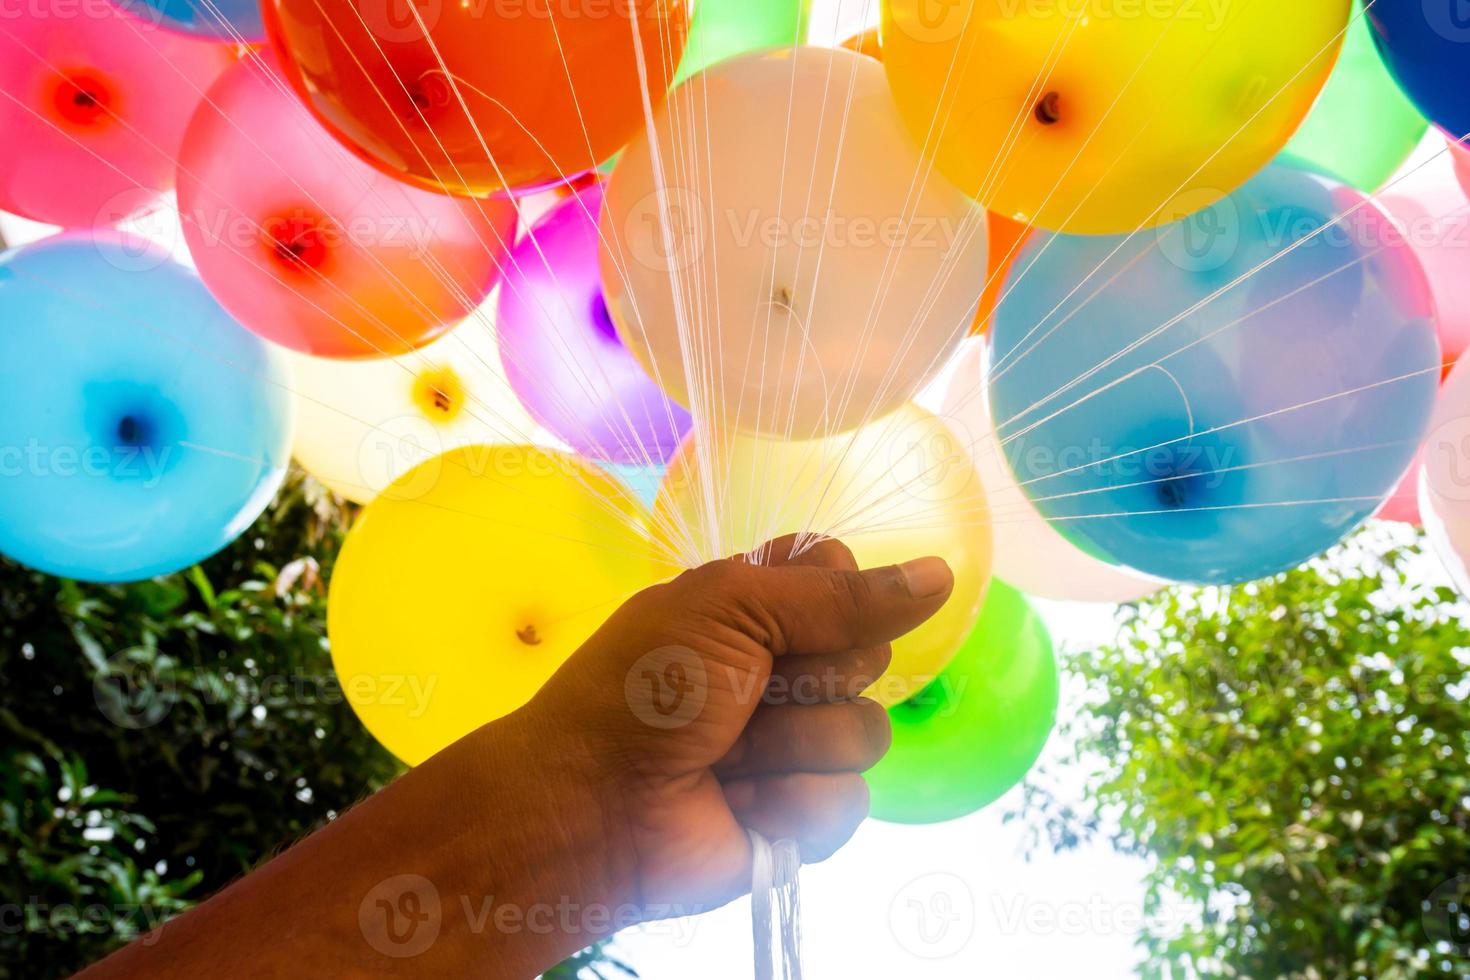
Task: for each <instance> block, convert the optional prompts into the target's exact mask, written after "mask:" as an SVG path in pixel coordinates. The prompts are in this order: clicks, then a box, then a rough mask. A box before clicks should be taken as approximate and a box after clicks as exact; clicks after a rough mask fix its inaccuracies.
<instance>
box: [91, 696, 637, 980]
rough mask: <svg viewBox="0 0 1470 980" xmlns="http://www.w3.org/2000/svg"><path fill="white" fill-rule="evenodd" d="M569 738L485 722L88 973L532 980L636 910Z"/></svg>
mask: <svg viewBox="0 0 1470 980" xmlns="http://www.w3.org/2000/svg"><path fill="white" fill-rule="evenodd" d="M567 741H568V740H559V739H557V738H556V733H555V732H553V731H549V730H548V729H547V726H546V725H545V724H538V723H537V720H536V719H535V718H534V717H532V716H530V715H529V714H528V713H527V712H521V713H519V714H517V715H512V716H510V717H509V718H506V719H503V720H502V721H500V722H496V723H494V724H492V725H489V726H486V728H484V729H482V730H480V731H479V732H477V733H475V734H474V735H471V736H470V737H468V738H466V739H464V740H462V741H461V742H459V743H458V744H456V745H454V746H452V747H451V748H449V749H447V750H445V751H444V752H442V753H440V754H439V755H438V756H436V757H434V758H433V759H431V760H430V761H428V762H427V763H425V764H424V765H422V766H420V767H418V768H417V769H415V770H413V771H412V772H410V773H408V774H406V775H405V776H403V777H402V778H401V779H399V780H398V781H397V782H395V783H394V784H393V785H392V786H389V787H388V788H387V789H385V790H384V791H382V792H381V793H379V794H377V795H376V796H374V797H373V798H371V799H369V800H367V801H365V802H363V803H362V804H360V805H359V806H357V807H355V808H353V809H352V810H351V811H349V812H348V813H346V814H344V815H343V816H342V817H341V818H339V819H338V820H336V821H334V822H333V823H332V824H331V825H329V826H328V827H326V828H324V829H322V830H321V831H319V832H317V833H316V834H313V835H312V836H311V837H309V838H307V839H306V840H304V841H301V842H300V843H298V844H297V845H295V846H294V847H292V848H291V849H289V850H288V851H286V852H285V853H284V854H282V855H280V856H279V857H277V858H275V859H274V860H272V861H271V862H270V863H268V864H267V865H265V866H264V867H262V868H260V869H259V870H257V871H256V872H254V873H252V874H251V875H250V876H249V877H247V878H244V879H242V880H240V881H238V882H236V883H235V884H234V885H232V886H230V887H229V888H227V889H225V890H224V891H223V892H221V893H220V894H218V895H216V896H214V897H213V898H211V899H210V900H209V901H207V902H205V903H204V904H202V905H200V906H199V907H197V908H195V909H193V910H192V911H190V912H188V913H186V914H185V915H183V916H182V917H180V918H178V919H175V920H174V921H172V922H169V923H168V924H166V925H165V926H163V927H162V928H160V929H159V930H157V931H156V932H155V933H153V934H150V935H149V936H148V937H146V938H145V939H143V940H140V941H139V942H137V943H135V944H133V945H132V946H130V947H128V948H127V949H125V950H123V951H121V952H119V953H117V954H116V955H114V956H112V957H111V958H109V959H107V960H106V961H104V962H103V963H101V964H99V965H97V966H95V967H93V968H92V969H91V970H88V971H87V972H86V973H85V974H84V976H85V977H86V978H87V980H107V978H114V977H149V978H160V980H170V978H180V980H198V978H200V977H202V976H211V977H214V976H249V977H268V976H336V977H352V976H375V977H376V976H455V977H488V978H495V980H499V978H523V977H533V976H535V975H536V974H538V973H539V972H541V971H542V970H544V969H546V968H548V967H549V966H551V965H553V964H555V963H556V962H558V961H560V960H561V959H563V958H565V957H566V956H568V955H570V954H572V953H575V952H576V951H577V950H579V949H581V948H583V947H584V946H586V945H588V944H589V943H591V942H593V941H594V940H596V939H598V938H600V937H602V936H604V935H607V934H608V933H610V932H612V931H615V930H616V929H617V928H619V927H620V926H624V925H627V924H629V920H630V919H631V918H633V917H634V916H635V915H636V912H637V910H636V907H635V905H634V903H635V901H636V899H637V896H636V888H635V878H634V873H633V862H632V860H631V855H629V854H627V853H624V848H623V846H622V844H621V843H620V838H619V837H618V835H616V834H614V833H611V832H610V829H609V824H610V823H611V821H610V820H609V818H608V814H607V810H606V807H605V801H604V800H602V799H600V798H599V797H598V795H597V794H598V790H597V787H596V786H595V785H593V783H594V782H595V780H592V779H591V778H590V776H591V773H590V772H589V768H590V765H589V763H588V762H587V761H586V760H582V759H578V758H575V757H574V755H575V752H576V751H577V749H576V747H575V746H574V745H571V746H569V745H567V744H566V742H567ZM220 831H221V832H222V833H228V828H220Z"/></svg>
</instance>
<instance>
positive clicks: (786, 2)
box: [674, 0, 812, 84]
mask: <svg viewBox="0 0 1470 980" xmlns="http://www.w3.org/2000/svg"><path fill="white" fill-rule="evenodd" d="M811 8H812V4H811V0H699V2H698V3H696V4H695V5H694V18H693V20H692V21H691V22H690V24H689V40H688V42H687V43H686V44H685V45H684V58H683V60H682V61H680V62H679V73H678V74H677V75H676V76H675V77H674V82H675V84H677V83H679V82H682V81H683V80H684V79H686V78H688V77H689V76H690V75H693V74H694V73H695V72H698V71H704V69H706V68H708V67H709V66H710V65H712V64H714V63H715V62H717V61H724V60H725V59H726V58H733V57H735V56H736V55H737V54H744V53H745V52H747V51H756V50H759V49H760V48H775V47H790V46H791V45H793V44H800V43H801V42H802V41H804V40H806V25H807V18H808V16H809V15H810V14H811Z"/></svg>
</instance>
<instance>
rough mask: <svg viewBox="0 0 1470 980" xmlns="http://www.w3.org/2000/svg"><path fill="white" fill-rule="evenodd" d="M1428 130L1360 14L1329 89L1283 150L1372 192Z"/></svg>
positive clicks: (1407, 156) (1353, 23)
mask: <svg viewBox="0 0 1470 980" xmlns="http://www.w3.org/2000/svg"><path fill="white" fill-rule="evenodd" d="M1428 126H1429V123H1428V122H1426V121H1425V119H1424V117H1423V116H1421V115H1420V114H1419V110H1417V109H1415V108H1414V105H1413V103H1411V102H1410V101H1409V99H1408V96H1406V95H1404V93H1403V92H1402V91H1401V90H1400V89H1399V87H1398V83H1396V82H1395V81H1394V80H1393V77H1392V76H1390V75H1389V73H1388V69H1387V68H1385V67H1384V66H1383V59H1382V58H1380V57H1379V56H1378V48H1377V46H1376V45H1374V43H1373V34H1372V32H1371V31H1370V29H1369V27H1368V19H1367V18H1366V17H1362V16H1358V17H1355V19H1354V20H1353V22H1352V25H1351V26H1350V27H1349V28H1348V32H1347V38H1346V40H1344V41H1343V44H1342V55H1341V56H1340V57H1339V58H1338V60H1337V67H1336V68H1334V69H1333V70H1332V74H1331V75H1330V76H1328V79H1327V86H1326V87H1325V88H1324V89H1323V90H1322V94H1321V95H1320V96H1319V97H1318V98H1317V103H1316V105H1314V106H1312V111H1311V112H1310V113H1308V114H1307V118H1306V119H1305V120H1303V121H1302V125H1301V128H1300V129H1298V130H1297V131H1296V135H1295V136H1293V137H1292V138H1291V142H1290V143H1287V144H1286V149H1284V150H1283V151H1282V152H1283V153H1284V154H1287V155H1290V156H1292V157H1295V158H1296V159H1297V160H1299V161H1301V162H1303V163H1305V164H1307V166H1308V167H1310V168H1312V169H1316V170H1320V171H1323V172H1325V173H1327V174H1328V175H1330V176H1334V177H1337V178H1338V179H1339V180H1341V181H1343V182H1344V183H1346V184H1351V185H1352V186H1354V187H1356V188H1358V189H1359V190H1361V191H1367V192H1369V193H1372V192H1373V191H1376V190H1378V188H1380V187H1382V186H1383V185H1384V183H1385V182H1386V181H1387V180H1388V178H1389V177H1391V176H1393V173H1394V171H1396V170H1398V168H1399V167H1401V166H1403V163H1404V161H1405V160H1407V159H1408V158H1409V154H1410V153H1413V152H1414V147H1416V146H1418V145H1419V141H1420V140H1421V139H1423V138H1424V131H1425V129H1426V128H1428Z"/></svg>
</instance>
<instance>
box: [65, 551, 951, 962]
mask: <svg viewBox="0 0 1470 980" xmlns="http://www.w3.org/2000/svg"><path fill="white" fill-rule="evenodd" d="M791 545H792V539H790V538H786V539H782V540H780V541H777V542H775V543H774V544H773V545H772V546H771V548H770V552H771V554H773V555H774V556H776V557H777V558H778V559H779V558H781V557H782V556H789V555H790V553H791ZM774 564H775V567H764V566H753V565H750V564H747V563H745V562H743V561H739V560H734V559H731V560H727V561H721V562H715V563H714V564H711V565H707V566H705V567H703V568H698V569H695V570H694V571H691V572H686V573H684V574H683V575H681V576H679V577H678V578H677V579H675V580H674V581H673V582H670V583H668V584H667V585H660V586H657V587H655V588H652V589H648V590H647V591H645V592H642V593H640V594H639V595H637V596H635V597H634V598H633V599H631V600H629V601H628V602H627V603H626V604H625V605H624V606H623V607H622V608H620V609H619V610H618V611H617V612H616V613H614V614H613V616H612V618H610V619H609V620H608V621H607V623H606V624H604V625H603V627H602V628H601V629H600V630H598V631H597V633H596V634H594V635H593V636H592V638H591V639H590V640H588V641H587V643H586V644H584V645H583V646H582V647H581V649H579V650H578V651H577V652H576V653H575V654H573V655H572V657H571V658H569V659H568V661H567V663H566V664H564V665H563V667H562V669H561V670H560V671H558V672H557V674H556V675H555V676H554V677H553V678H552V679H551V681H550V682H549V683H548V684H547V685H546V686H545V687H544V688H543V689H542V691H541V692H540V693H539V694H538V695H537V696H536V697H535V698H534V699H533V700H532V702H531V703H530V704H528V705H527V706H526V707H525V708H523V709H521V710H520V711H517V712H514V713H512V714H511V715H508V716H506V717H504V718H501V719H499V720H497V721H494V722H491V723H490V724H488V725H485V726H483V727H482V728H480V729H478V730H477V731H475V732H472V733H471V734H470V735H467V736H466V737H464V738H462V739H460V740H459V741H458V742H456V743H454V744H453V745H451V746H449V747H448V748H447V749H445V750H444V751H442V752H440V753H439V754H437V755H435V756H434V757H433V758H431V759H429V760H428V761H426V762H425V763H423V764H422V765H420V766H417V767H416V768H414V769H413V770H412V771H410V772H408V773H407V774H405V775H404V776H403V777H402V778H400V779H398V780H397V781H396V782H394V783H393V784H392V785H391V786H388V787H387V788H386V789H384V790H383V791H381V792H380V793H378V794H377V795H376V796H373V797H371V798H370V799H368V800H365V801H364V802H363V803H361V804H360V805H358V806H356V807H354V808H352V809H351V810H349V811H348V812H347V813H345V814H343V815H342V816H341V817H339V818H338V819H336V820H334V821H332V823H330V824H329V825H327V826H326V827H324V828H322V829H321V830H319V831H317V832H316V833H314V834H312V835H311V836H310V837H308V838H307V839H306V840H304V841H301V842H300V843H298V844H296V845H295V846H294V847H291V848H290V849H288V850H287V851H286V852H285V853H284V854H281V855H279V856H278V857H276V858H275V859H274V860H272V861H270V862H269V863H267V864H266V865H265V866H264V867H262V868H259V869H257V870H256V871H254V872H252V873H251V874H249V875H247V876H246V877H244V878H242V879H241V880H239V881H237V882H236V883H235V884H233V885H231V886H230V887H229V888H227V889H225V890H224V891H223V892H221V893H220V894H218V895H215V896H214V897H213V898H211V899H209V900H208V901H206V902H205V903H203V904H202V905H200V906H198V907H196V908H195V909H193V910H191V911H190V912H188V913H186V914H185V915H184V916H182V917H181V918H179V919H178V920H175V921H173V922H170V923H168V924H167V925H166V926H164V927H162V928H161V929H160V930H158V931H156V932H154V933H151V934H150V935H149V936H147V937H145V938H144V939H141V940H139V941H138V942H135V943H133V944H132V945H130V946H128V947H127V948H125V949H123V950H121V951H120V952H118V953H116V954H115V955H113V956H112V957H110V958H108V959H107V960H105V961H104V962H102V963H101V964H98V965H96V966H94V967H93V968H92V969H91V970H89V971H88V973H87V976H88V977H89V978H96V980H113V978H123V977H126V978H129V980H131V978H133V977H148V978H149V980H192V978H194V977H198V976H242V977H243V976H251V977H254V976H403V977H441V976H455V977H461V976H483V977H488V978H492V980H512V978H514V980H521V978H525V977H533V976H538V975H539V974H541V973H542V972H543V971H545V970H546V969H547V968H549V967H551V966H552V965H553V964H555V963H557V962H558V961H560V960H561V959H563V958H565V957H566V956H568V955H570V954H572V953H574V952H576V951H577V950H578V949H581V948H583V947H585V946H586V945H588V944H589V943H591V942H593V941H594V940H596V939H599V938H601V937H603V936H605V935H607V934H608V933H609V932H613V931H616V930H617V929H618V928H621V927H622V926H625V925H630V924H632V922H634V921H637V920H638V919H641V918H650V917H658V916H665V915H677V914H687V913H694V912H698V911H701V910H704V909H708V908H712V907H714V906H716V905H720V904H723V903H725V902H727V901H729V900H731V899H732V898H735V897H736V896H738V895H740V894H742V893H743V892H745V890H746V889H747V887H748V886H749V881H750V869H751V854H750V845H749V841H748V838H747V837H746V834H745V830H744V828H745V827H751V828H754V829H755V830H758V831H760V832H761V833H762V834H764V835H765V836H766V837H768V838H770V839H772V840H775V839H779V838H792V839H794V840H796V841H797V842H798V843H799V844H800V846H801V853H802V859H803V860H804V861H818V860H821V859H822V858H825V857H826V856H827V855H829V854H831V853H832V852H833V851H834V850H836V849H837V848H838V847H840V846H841V845H842V844H843V842H845V841H846V840H847V838H848V837H850V836H851V835H852V833H853V831H854V830H855V829H857V825H858V824H859V823H860V822H861V821H862V819H863V817H864V816H866V814H867V809H868V791H867V786H866V784H865V783H864V782H863V779H862V776H861V775H860V773H861V772H862V771H863V770H864V769H866V768H867V767H868V766H870V765H872V764H873V763H874V762H876V761H877V760H878V758H879V757H880V756H881V755H882V754H883V752H884V751H885V750H886V749H887V747H888V738H889V734H888V717H887V715H886V713H885V712H884V711H883V710H882V708H880V707H879V706H878V705H877V704H876V703H874V702H871V701H866V700H863V699H861V698H860V697H858V695H859V693H860V692H861V691H863V690H864V689H866V688H867V686H868V685H869V683H870V682H871V681H873V680H874V679H875V678H876V677H877V676H878V675H879V674H880V673H882V671H883V669H884V668H885V667H886V666H887V664H888V657H889V651H888V643H889V641H890V640H893V639H895V638H897V637H899V636H901V635H903V634H904V633H906V632H908V631H909V630H911V629H913V628H914V627H915V626H918V625H919V624H920V623H922V622H923V621H924V620H925V619H928V618H929V617H930V616H931V615H933V614H934V612H935V611H936V610H938V609H939V607H940V606H942V605H943V604H944V602H945V600H946V599H947V598H948V597H949V593H950V590H951V589H952V588H953V578H952V577H951V575H950V572H949V568H948V567H947V566H946V565H945V564H944V562H943V561H941V560H940V559H938V558H924V559H919V560H918V561H913V562H909V563H907V564H906V565H903V566H901V567H890V568H878V569H869V570H867V571H862V572H860V571H858V570H857V569H856V566H855V564H854V562H853V560H852V554H851V553H850V552H849V551H848V550H847V549H846V548H845V547H843V546H842V545H841V544H838V543H837V542H835V541H823V542H821V543H819V544H817V545H816V546H815V547H813V548H811V549H809V550H808V551H806V552H805V553H804V554H803V555H802V556H801V557H799V558H797V559H795V560H791V559H787V560H784V561H777V562H775V563H774ZM625 908H626V909H629V910H631V912H632V916H631V918H629V917H625V916H624V914H623V910H624V909H625ZM400 912H401V913H402V915H401V916H399V917H394V916H390V915H389V914H388V913H400Z"/></svg>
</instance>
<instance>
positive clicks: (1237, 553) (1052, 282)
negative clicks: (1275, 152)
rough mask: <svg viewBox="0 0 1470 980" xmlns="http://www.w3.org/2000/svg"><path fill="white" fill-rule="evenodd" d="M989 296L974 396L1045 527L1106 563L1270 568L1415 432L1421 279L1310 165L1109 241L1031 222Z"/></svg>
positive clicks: (1374, 487)
mask: <svg viewBox="0 0 1470 980" xmlns="http://www.w3.org/2000/svg"><path fill="white" fill-rule="evenodd" d="M1360 205H1361V207H1360V208H1359V210H1357V211H1356V212H1355V213H1353V214H1352V215H1351V216H1350V217H1348V218H1345V219H1344V221H1343V222H1342V223H1341V224H1338V225H1336V226H1330V227H1329V223H1330V222H1331V221H1332V220H1333V219H1334V218H1336V217H1338V216H1340V215H1344V214H1347V213H1348V212H1349V211H1350V210H1351V209H1352V208H1354V207H1359V206H1360ZM1319 229H1321V233H1320V234H1316V235H1314V234H1313V233H1314V232H1317V231H1318V230H1319ZM1293 243H1300V244H1299V245H1297V247H1296V248H1295V249H1294V250H1291V251H1287V250H1288V249H1291V248H1292V246H1293ZM1115 250H1116V252H1115ZM1278 256H1279V257H1278ZM1273 257H1274V258H1275V260H1274V261H1272V260H1273ZM1266 263H1269V264H1266ZM1237 280H1238V281H1237ZM1007 288H1008V289H1009V293H1008V294H1006V295H1004V298H1003V300H1002V302H1001V304H1000V307H999V309H998V311H997V313H996V317H995V328H994V333H993V335H992V336H993V338H994V345H995V350H994V357H993V358H992V367H991V387H990V397H991V407H992V409H993V411H994V413H995V418H996V419H997V421H998V426H997V429H998V432H999V434H1000V437H1001V439H1002V442H1003V444H1004V447H1005V455H1006V458H1007V459H1008V460H1009V462H1010V464H1011V467H1012V469H1013V470H1014V471H1015V473H1016V477H1017V480H1018V481H1019V482H1020V483H1021V485H1022V486H1023V487H1024V488H1025V491H1026V493H1027V494H1028V495H1029V496H1030V497H1031V499H1032V500H1033V501H1034V502H1035V503H1036V506H1037V508H1038V509H1039V510H1040V511H1041V513H1042V514H1043V515H1044V516H1045V517H1046V518H1047V519H1048V520H1049V521H1050V522H1052V524H1053V526H1054V527H1056V528H1057V529H1058V530H1059V531H1061V532H1062V533H1063V534H1064V535H1066V536H1067V537H1068V538H1069V539H1071V540H1072V541H1073V542H1075V543H1076V544H1077V545H1079V546H1080V547H1082V548H1083V549H1085V550H1087V551H1088V552H1090V553H1092V554H1095V555H1097V556H1098V557H1101V558H1104V559H1106V560H1108V561H1111V562H1114V563H1116V564H1120V565H1124V566H1127V567H1130V568H1133V569H1136V570H1138V571H1140V572H1145V573H1148V574H1151V575H1156V576H1160V577H1162V578H1167V579H1173V580H1176V581H1185V582H1196V583H1229V582H1241V581H1248V580H1251V579H1255V578H1260V577H1264V576H1267V575H1272V574H1275V573H1276V572H1280V571H1283V570H1285V569H1288V568H1292V567H1294V566H1296V565H1298V564H1300V563H1301V562H1302V561H1305V560H1306V559H1308V558H1310V557H1311V556H1313V555H1315V554H1317V553H1318V552H1320V551H1322V550H1323V549H1325V548H1327V547H1329V546H1331V545H1332V544H1333V543H1334V542H1336V541H1337V540H1339V539H1340V538H1341V537H1342V536H1343V535H1344V534H1346V533H1347V532H1348V531H1349V530H1351V529H1352V528H1353V527H1354V526H1355V525H1357V524H1358V523H1359V522H1361V521H1362V520H1363V519H1364V518H1366V517H1367V516H1368V515H1369V514H1371V513H1372V512H1373V511H1374V510H1375V509H1376V508H1377V507H1378V505H1379V503H1380V502H1381V501H1382V499H1383V498H1384V497H1386V496H1387V494H1388V493H1389V492H1390V491H1391V490H1392V488H1393V487H1394V486H1395V484H1396V483H1397V481H1398V479H1399V477H1400V475H1401V474H1402V473H1403V472H1404V470H1405V469H1406V468H1407V466H1408V465H1409V462H1410V460H1411V459H1412V457H1413V455H1414V452H1415V449H1416V447H1417V446H1418V444H1419V443H1420V442H1421V440H1422V438H1423V436H1424V433H1425V429H1426V426H1427V424H1428V419H1429V413H1430V408H1431V406H1432V404H1433V402H1434V397H1435V391H1436V387H1437V383H1438V379H1439V364H1440V358H1439V342H1438V340H1437V338H1436V335H1435V329H1434V317H1435V312H1434V305H1433V301H1432V299H1431V298H1430V294H1429V290H1428V286H1427V284H1426V283H1425V279H1424V274H1423V271H1422V270H1421V269H1420V268H1419V265H1418V262H1417V260H1416V259H1415V258H1414V256H1413V255H1412V253H1411V252H1410V251H1409V249H1408V248H1407V247H1406V246H1405V245H1404V244H1403V242H1402V239H1401V238H1400V237H1399V236H1398V235H1397V234H1396V233H1395V232H1394V231H1393V230H1392V228H1391V226H1390V223H1389V221H1388V219H1387V217H1386V216H1384V214H1383V213H1382V212H1381V211H1379V210H1378V209H1377V207H1376V206H1373V205H1371V204H1364V198H1363V196H1362V194H1361V193H1359V192H1358V191H1356V190H1353V189H1352V188H1349V187H1347V186H1345V185H1343V184H1340V183H1338V182H1336V181H1335V180H1333V179H1331V178H1328V177H1323V176H1318V175H1315V174H1311V173H1308V172H1306V171H1303V170H1299V169H1295V168H1292V167H1290V166H1286V165H1282V164H1276V165H1273V166H1271V167H1269V168H1267V169H1266V170H1265V171H1263V172H1262V173H1261V174H1259V175H1257V176H1256V177H1255V178H1254V179H1253V180H1251V181H1250V182H1249V183H1248V184H1246V185H1245V186H1244V187H1243V188H1241V189H1240V190H1239V191H1237V192H1236V193H1235V194H1232V195H1231V196H1230V197H1228V198H1225V199H1224V200H1223V201H1221V202H1219V203H1218V204H1216V205H1214V206H1213V207H1210V208H1207V209H1205V210H1203V211H1201V212H1198V213H1197V214H1195V215H1193V216H1192V217H1190V218H1188V219H1186V220H1184V221H1181V222H1177V223H1175V224H1172V225H1165V226H1163V227H1161V228H1158V229H1152V230H1148V231H1144V232H1140V233H1138V234H1136V235H1134V236H1133V237H1132V238H1131V239H1128V238H1125V236H1101V237H1090V236H1073V235H1048V234H1038V235H1036V236H1034V237H1033V238H1032V239H1031V240H1030V242H1029V243H1028V244H1027V245H1026V247H1025V249H1024V250H1023V252H1022V254H1021V255H1020V256H1019V258H1018V259H1017V261H1016V263H1015V265H1014V267H1013V269H1012V271H1011V273H1010V277H1009V281H1008V283H1007ZM1217 292H1218V295H1215V294H1216V293H1217ZM1212 296H1213V297H1214V298H1210V297H1212ZM1175 321H1177V322H1175Z"/></svg>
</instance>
